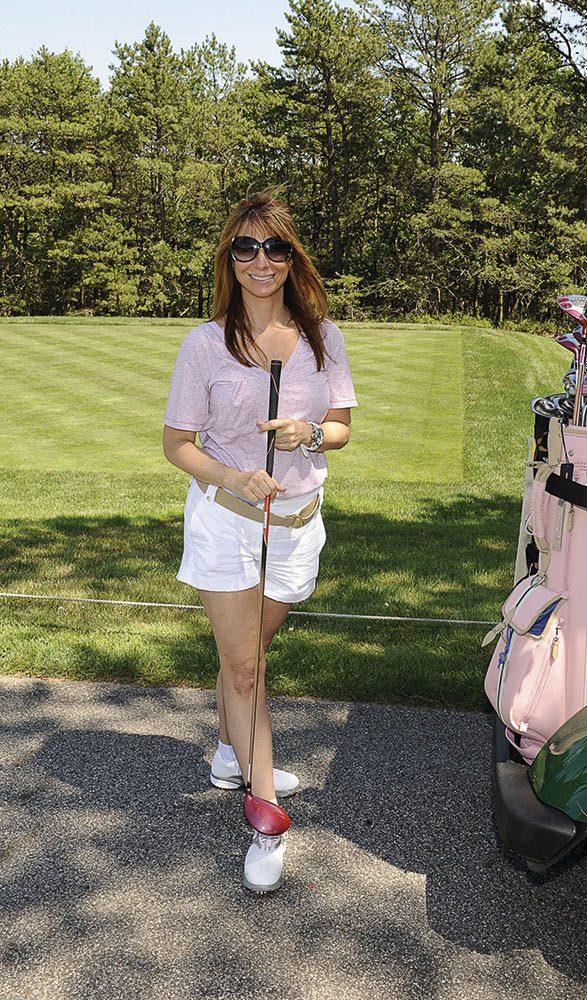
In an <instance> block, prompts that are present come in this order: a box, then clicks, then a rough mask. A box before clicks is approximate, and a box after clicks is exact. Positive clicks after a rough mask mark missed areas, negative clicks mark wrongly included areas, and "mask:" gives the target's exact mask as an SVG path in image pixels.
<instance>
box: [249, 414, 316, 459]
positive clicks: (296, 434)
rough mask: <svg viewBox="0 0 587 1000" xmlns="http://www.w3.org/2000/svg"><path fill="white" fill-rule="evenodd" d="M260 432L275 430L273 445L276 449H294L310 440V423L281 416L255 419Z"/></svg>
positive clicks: (307, 443)
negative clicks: (275, 418) (274, 418)
mask: <svg viewBox="0 0 587 1000" xmlns="http://www.w3.org/2000/svg"><path fill="white" fill-rule="evenodd" d="M257 430H258V431H259V433H260V434H262V433H264V432H266V431H272V430H275V431H276V434H275V447H276V448H277V450H278V451H294V450H295V449H296V448H299V446H300V445H301V444H306V445H309V444H311V442H312V425H311V424H309V423H308V421H307V420H293V419H291V418H290V417H281V418H278V419H277V420H257Z"/></svg>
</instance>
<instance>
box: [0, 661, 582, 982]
mask: <svg viewBox="0 0 587 1000" xmlns="http://www.w3.org/2000/svg"><path fill="white" fill-rule="evenodd" d="M271 713H272V719H273V728H274V743H275V747H276V760H275V762H276V764H278V765H281V766H284V767H288V768H291V769H293V770H295V771H296V773H297V774H298V775H299V776H300V779H301V781H302V786H303V791H302V792H301V793H300V794H298V795H297V796H296V797H295V798H292V799H289V800H288V801H287V803H286V804H287V806H288V809H289V810H290V812H291V815H292V818H293V824H292V832H291V834H290V837H289V839H288V848H287V852H286V880H285V884H284V886H283V888H282V889H281V890H279V891H278V892H277V893H275V894H274V895H272V896H267V897H263V898H259V897H256V896H253V895H252V894H250V893H249V892H248V891H247V890H246V889H245V888H244V887H243V886H242V881H241V879H242V864H243V857H244V853H245V852H246V849H247V847H248V844H249V842H250V834H249V833H248V828H247V827H246V825H245V822H244V820H243V819H242V793H240V792H222V791H220V790H217V789H214V788H213V787H212V786H211V785H210V784H209V780H208V774H209V763H210V761H211V758H212V754H213V751H214V747H215V740H216V737H217V733H216V726H215V702H214V695H213V692H210V691H197V690H191V689H180V688H142V687H138V686H135V685H117V684H108V683H97V684H96V683H85V682H80V683H77V682H64V681H41V680H34V679H18V678H1V679H0V719H1V724H0V762H1V767H0V1000H74V998H75V1000H78V998H79V1000H93V998H95V997H100V998H105V1000H110V998H111V1000H130V998H133V1000H134V998H137V1000H138V998H141V1000H151V998H153V1000H155V998H156V1000H163V998H165V1000H167V998H169V1000H184V998H185V1000H194V998H200V997H202V998H204V997H205V998H213V1000H224V998H227V1000H228V998H234V997H239V998H246V1000H248V998H251V1000H265V998H276V1000H277V998H286V1000H331V998H332V1000H342V998H344V1000H366V998H369V1000H371V998H377V1000H387V998H389V1000H392V998H393V1000H395V998H404V997H405V998H416V997H417V998H420V997H421V998H438V1000H453V998H455V1000H456V998H466V1000H477V998H479V1000H481V998H483V1000H496V998H502V997H503V998H504V1000H505V998H506V997H507V998H508V1000H528V998H529V997H532V998H533V1000H542V998H547V997H552V998H553V1000H554V998H555V1000H566V998H569V1000H571V998H572V1000H577V997H587V947H586V945H587V921H586V918H585V900H586V898H587V860H586V859H585V858H583V856H582V855H581V856H579V859H578V861H577V860H576V859H573V861H574V863H571V861H569V862H567V863H566V864H565V865H564V866H563V868H562V870H561V871H560V874H559V876H558V877H557V878H547V879H544V878H542V879H533V878H532V877H529V876H528V875H527V874H526V873H525V870H524V869H523V867H522V866H521V865H518V864H516V862H515V861H514V863H513V865H512V863H511V859H510V858H508V857H507V855H506V854H505V852H504V851H502V849H501V848H500V847H499V846H498V844H497V843H496V840H495V837H494V832H493V828H492V824H491V815H490V801H489V780H488V779H489V743H490V733H489V728H490V727H489V719H488V718H487V717H486V716H482V715H475V714H472V713H457V712H449V711H437V710H431V709H406V708H398V707H395V706H381V705H365V704H358V705H356V704H347V703H343V702H326V701H312V700H309V699H297V698H284V697H280V698H275V699H272V700H271Z"/></svg>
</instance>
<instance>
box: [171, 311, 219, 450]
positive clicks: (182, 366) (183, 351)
mask: <svg viewBox="0 0 587 1000" xmlns="http://www.w3.org/2000/svg"><path fill="white" fill-rule="evenodd" d="M195 332H196V331H195V330H190V332H189V333H188V334H187V336H186V337H184V339H183V341H182V343H181V344H180V347H179V350H178V352H177V357H176V359H175V366H174V369H173V374H172V376H171V385H170V388H169V395H168V397H167V406H166V408H165V417H164V420H163V422H164V423H165V424H167V425H168V426H169V427H176V428H178V429H179V430H188V431H199V430H201V429H202V427H203V426H204V424H205V423H206V419H207V417H208V415H209V400H210V397H209V389H208V386H207V383H206V377H205V373H204V371H203V364H202V350H201V348H202V343H201V338H200V337H197V336H196V337H195V336H194V333H195Z"/></svg>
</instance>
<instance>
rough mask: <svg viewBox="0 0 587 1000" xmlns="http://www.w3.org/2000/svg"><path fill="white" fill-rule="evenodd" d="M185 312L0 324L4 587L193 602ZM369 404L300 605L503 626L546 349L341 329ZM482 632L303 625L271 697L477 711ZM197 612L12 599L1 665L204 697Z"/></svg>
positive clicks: (438, 334)
mask: <svg viewBox="0 0 587 1000" xmlns="http://www.w3.org/2000/svg"><path fill="white" fill-rule="evenodd" d="M197 322H198V321H193V322H192V321H189V320H168V321H154V320H124V319H121V320H112V319H91V320H86V319H84V320H80V319H36V320H29V319H16V320H3V321H0V366H1V372H2V387H3V388H2V393H1V394H0V410H1V420H0V522H1V543H0V544H1V552H0V565H1V566H2V578H1V581H0V589H1V590H2V591H4V592H12V593H15V592H18V593H26V594H49V595H61V596H83V597H97V598H114V599H126V600H133V601H161V602H175V603H186V604H198V603H199V600H198V594H197V592H196V591H194V590H193V589H192V588H190V587H187V586H186V585H184V584H181V583H179V582H178V581H177V580H176V579H175V574H176V572H177V568H178V565H179V561H180V557H181V550H182V539H183V504H184V498H185V493H186V490H187V486H188V477H187V476H186V475H185V474H184V473H182V472H181V471H180V470H178V469H176V468H174V467H173V466H171V465H170V464H169V463H168V462H167V461H166V460H165V458H164V456H163V454H162V450H161V432H162V421H163V413H164V408H165V400H166V396H167V391H168V387H169V378H170V375H171V371H172V368H173V363H174V360H175V355H176V352H177V348H178V346H179V344H180V342H181V340H182V339H183V337H184V335H185V333H187V331H188V330H189V329H190V327H191V326H192V325H194V323H197ZM340 325H341V328H342V330H343V333H344V336H345V342H346V346H347V352H348V356H349V360H350V365H351V370H352V373H353V378H354V382H355V388H356V392H357V398H358V402H359V406H358V407H357V408H354V409H353V410H352V419H353V431H352V436H351V441H350V442H349V445H348V446H347V447H346V448H345V449H343V450H342V451H341V452H329V453H328V463H329V477H328V479H327V482H326V494H325V504H324V508H323V516H324V521H325V524H326V530H327V534H328V540H327V543H326V546H325V548H324V549H323V552H322V556H321V566H320V576H319V582H318V587H317V589H316V591H315V592H314V594H313V595H312V597H311V598H310V599H309V600H308V601H306V602H304V603H303V604H301V605H300V606H299V607H298V609H297V610H303V611H332V612H350V613H354V614H374V615H405V616H416V617H431V618H457V619H482V620H485V619H488V620H494V619H495V618H496V617H497V616H498V614H499V607H500V605H501V602H502V600H503V598H504V597H505V594H506V592H507V588H508V587H509V586H510V583H511V579H512V572H513V563H514V557H515V549H516V542H517V535H518V527H519V512H520V501H521V492H522V486H523V478H524V468H523V466H524V460H525V457H526V449H527V439H528V437H529V435H530V434H531V432H532V413H531V411H530V407H529V402H530V400H531V398H532V397H533V396H534V395H537V394H539V393H540V392H542V391H554V390H555V389H556V388H557V387H558V386H559V385H560V378H561V374H562V373H563V371H564V370H565V362H566V360H567V359H566V356H564V355H563V352H562V351H561V349H560V347H558V346H557V345H556V344H555V343H554V342H553V341H550V340H547V339H543V338H539V337H535V336H531V335H528V334H522V333H519V334H513V333H512V332H499V331H494V330H488V329H472V328H470V327H463V328H460V327H457V326H455V327H452V328H449V327H434V326H418V325H401V324H353V323H341V324H340ZM485 631H486V629H485V628H484V626H454V625H438V624H417V623H403V624H397V623H387V622H386V623H383V622H381V623H380V622H369V621H367V622H360V621H356V620H345V619H332V618H322V619H320V618H316V619H314V618H311V617H305V616H303V615H290V616H289V618H288V619H287V621H286V623H285V625H284V626H283V628H282V630H281V631H280V633H279V634H278V635H277V636H276V638H275V640H274V643H273V645H272V648H271V650H270V653H269V657H268V681H267V684H268V689H269V690H270V691H271V692H272V693H282V694H296V695H309V696H322V697H331V698H344V699H347V698H348V699H351V700H362V701H371V700H373V701H402V702H406V703H408V702H412V703H427V704H439V705H454V706H459V707H468V708H481V707H482V706H483V704H484V696H483V688H482V679H483V673H484V669H485V666H486V663H487V658H488V653H487V650H481V649H480V646H479V643H480V640H481V638H482V636H483V634H484V632H485ZM217 668H218V663H217V656H216V650H215V645H214V642H213V639H212V635H211V630H210V626H209V623H208V621H207V618H206V617H205V616H204V614H203V613H202V612H200V611H186V610H179V609H168V608H145V609H141V608H133V607H125V606H120V605H119V606H117V605H107V604H103V605H100V604H97V605H87V604H86V605H84V604H75V603H68V602H65V603H59V602H58V601H36V600H22V599H16V598H2V599H0V670H2V672H4V673H7V674H8V673H10V674H22V675H32V676H43V677H46V676H52V677H68V678H86V679H87V678H95V679H110V680H112V679H119V680H127V681H128V680H133V681H139V682H142V683H145V684H155V683H156V684H190V685H195V686H202V687H212V686H213V685H214V683H215V678H216V672H217Z"/></svg>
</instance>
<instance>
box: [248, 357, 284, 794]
mask: <svg viewBox="0 0 587 1000" xmlns="http://www.w3.org/2000/svg"><path fill="white" fill-rule="evenodd" d="M280 379H281V361H272V362H271V383H270V387H269V417H268V419H269V420H275V419H276V417H277V407H278V404H279V382H280ZM275 434H276V431H275V430H270V431H269V432H268V435H267V459H266V463H265V470H266V472H267V474H268V475H269V476H272V475H273V459H274V457H275ZM270 509H271V496H270V495H269V496H266V497H265V505H264V508H263V541H262V547H261V568H260V573H259V576H260V580H259V631H258V633H257V652H256V656H255V679H254V684H253V704H252V707H251V733H250V740H249V767H248V774H247V788H248V789H249V791H252V787H253V784H252V783H253V756H254V753H255V729H256V722H257V694H258V691H259V663H260V660H261V643H262V640H263V601H264V597H265V573H266V568H267V544H268V542H269V517H270Z"/></svg>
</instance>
